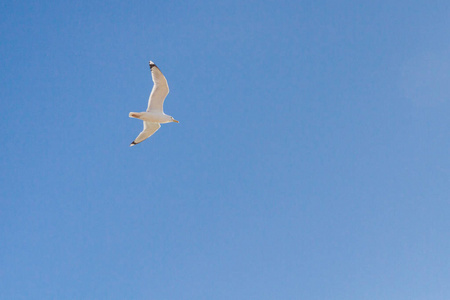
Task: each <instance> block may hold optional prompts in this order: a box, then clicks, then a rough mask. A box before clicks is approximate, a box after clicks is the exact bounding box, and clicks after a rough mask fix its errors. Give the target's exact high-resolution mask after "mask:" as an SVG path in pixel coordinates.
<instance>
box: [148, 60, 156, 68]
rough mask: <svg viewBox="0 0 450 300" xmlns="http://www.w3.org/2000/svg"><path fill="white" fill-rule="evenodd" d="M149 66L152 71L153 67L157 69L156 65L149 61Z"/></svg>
mask: <svg viewBox="0 0 450 300" xmlns="http://www.w3.org/2000/svg"><path fill="white" fill-rule="evenodd" d="M148 65H149V66H150V70H151V69H152V68H153V67H156V65H155V63H154V62H152V61H149V62H148Z"/></svg>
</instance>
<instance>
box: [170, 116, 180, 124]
mask: <svg viewBox="0 0 450 300" xmlns="http://www.w3.org/2000/svg"><path fill="white" fill-rule="evenodd" d="M171 118H172V122H175V123H180V122H178V121H177V120H175V119H174V118H173V117H171Z"/></svg>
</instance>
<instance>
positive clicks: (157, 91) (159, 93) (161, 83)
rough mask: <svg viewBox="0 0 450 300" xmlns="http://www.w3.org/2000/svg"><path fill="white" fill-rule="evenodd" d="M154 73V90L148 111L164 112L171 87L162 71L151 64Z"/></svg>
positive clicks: (149, 100)
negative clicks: (165, 100)
mask: <svg viewBox="0 0 450 300" xmlns="http://www.w3.org/2000/svg"><path fill="white" fill-rule="evenodd" d="M149 65H150V70H151V72H152V79H153V89H152V92H151V93H150V97H149V98H148V107H147V111H151V110H153V111H158V112H163V104H164V99H166V96H167V94H169V85H168V84H167V80H166V78H165V77H164V75H163V73H162V72H161V70H160V69H159V68H158V67H157V66H156V65H155V64H154V63H153V62H152V61H150V62H149Z"/></svg>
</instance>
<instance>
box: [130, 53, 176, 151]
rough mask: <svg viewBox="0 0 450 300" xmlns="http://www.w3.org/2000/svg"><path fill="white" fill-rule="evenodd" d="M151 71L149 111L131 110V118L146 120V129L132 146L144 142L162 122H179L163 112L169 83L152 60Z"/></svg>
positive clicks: (150, 63)
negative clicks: (138, 111) (151, 83)
mask: <svg viewBox="0 0 450 300" xmlns="http://www.w3.org/2000/svg"><path fill="white" fill-rule="evenodd" d="M149 66H150V71H151V72H152V79H153V89H152V92H151V93H150V97H149V98H148V107H147V111H144V112H140V113H137V112H130V114H129V115H128V116H129V117H130V118H135V119H140V120H142V121H144V129H143V130H142V131H141V133H139V135H138V136H137V138H136V139H134V141H133V142H131V144H130V147H132V146H134V145H137V144H139V143H140V142H143V141H144V140H145V139H147V138H149V137H150V136H151V135H152V134H154V133H155V132H156V131H157V130H158V129H159V128H160V127H161V123H162V124H165V123H171V122H175V123H179V122H178V121H177V120H175V119H174V118H173V117H172V116H169V115H166V114H165V113H164V112H163V104H164V99H166V96H167V94H169V85H168V84H167V80H166V78H165V77H164V75H163V73H162V72H161V70H160V69H159V68H158V67H157V66H156V65H155V64H154V63H153V62H152V61H150V62H149Z"/></svg>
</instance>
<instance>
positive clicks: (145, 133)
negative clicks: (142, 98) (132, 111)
mask: <svg viewBox="0 0 450 300" xmlns="http://www.w3.org/2000/svg"><path fill="white" fill-rule="evenodd" d="M160 127H161V125H160V124H159V123H154V122H146V121H144V130H142V131H141V133H139V135H138V136H137V138H135V139H134V141H133V142H131V144H130V147H132V146H134V145H136V144H139V143H140V142H143V141H144V140H145V139H147V138H149V137H150V136H151V135H152V134H154V133H155V132H156V131H157V130H158V129H159V128H160Z"/></svg>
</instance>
